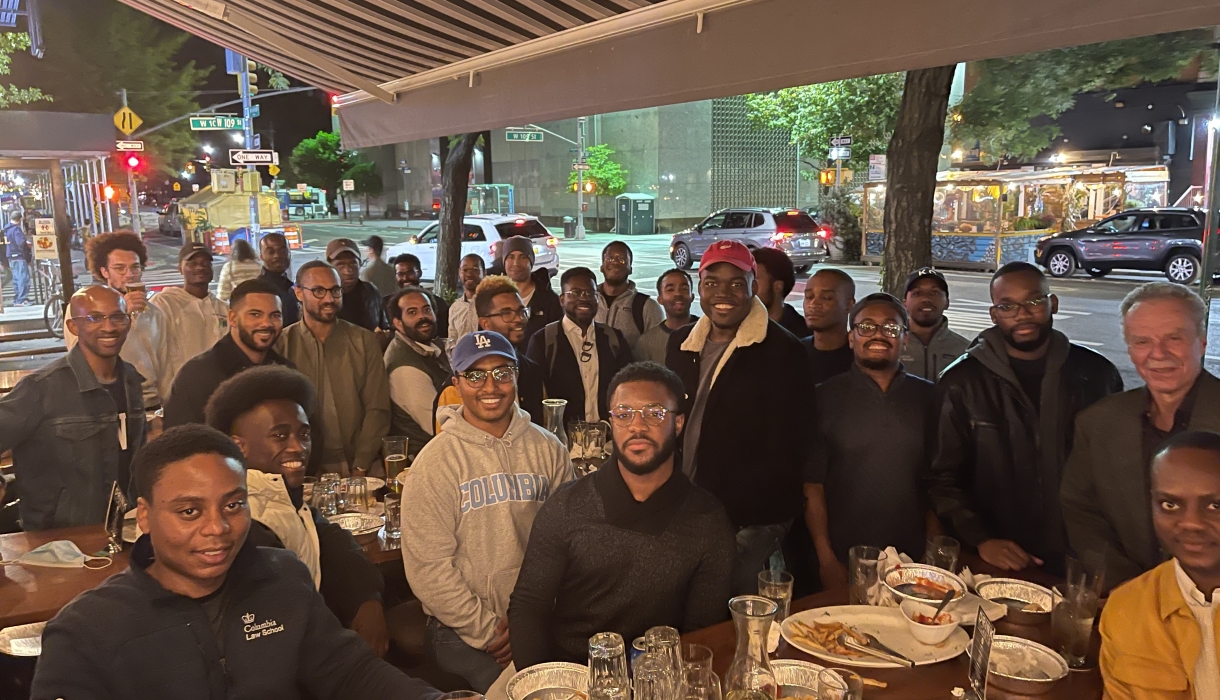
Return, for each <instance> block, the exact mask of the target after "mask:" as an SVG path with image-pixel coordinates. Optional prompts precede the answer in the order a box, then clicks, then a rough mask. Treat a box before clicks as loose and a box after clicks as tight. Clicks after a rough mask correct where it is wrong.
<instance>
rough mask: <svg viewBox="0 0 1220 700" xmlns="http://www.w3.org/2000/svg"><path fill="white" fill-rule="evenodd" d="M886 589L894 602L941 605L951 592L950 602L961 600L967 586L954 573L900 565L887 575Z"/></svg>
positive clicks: (926, 567)
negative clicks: (946, 595) (908, 601)
mask: <svg viewBox="0 0 1220 700" xmlns="http://www.w3.org/2000/svg"><path fill="white" fill-rule="evenodd" d="M885 587H886V589H888V590H889V592H890V595H891V596H893V598H894V602H895V603H896V604H898V605H902V603H903V602H904V601H907V600H913V601H915V602H917V603H928V602H932V603H940V601H941V599H942V598H944V597H945V594H946V593H948V592H949V591H953V597H952V598H951V599H950V600H954V601H956V600H960V599H961V598H962V596H964V595H966V584H965V582H963V581H962V580H961V579H960V578H958V577H957V576H954V575H953V573H951V572H949V571H945V570H944V569H938V568H936V567H935V566H928V565H926V564H899V565H898V566H895V567H894V568H892V569H890V571H889V573H887V574H886V575H885Z"/></svg>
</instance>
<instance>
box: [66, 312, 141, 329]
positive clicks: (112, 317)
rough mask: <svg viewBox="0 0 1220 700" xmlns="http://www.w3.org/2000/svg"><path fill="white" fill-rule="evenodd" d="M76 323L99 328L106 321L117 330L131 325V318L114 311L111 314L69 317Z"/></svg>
mask: <svg viewBox="0 0 1220 700" xmlns="http://www.w3.org/2000/svg"><path fill="white" fill-rule="evenodd" d="M70 318H72V319H73V320H74V321H76V322H77V323H87V324H89V325H90V326H100V325H102V324H103V323H105V322H106V321H110V322H111V323H113V324H114V325H116V326H118V327H119V328H123V327H126V326H130V325H131V316H130V315H129V314H125V313H123V312H122V311H116V312H115V313H112V314H109V315H107V314H85V315H84V316H71V317H70Z"/></svg>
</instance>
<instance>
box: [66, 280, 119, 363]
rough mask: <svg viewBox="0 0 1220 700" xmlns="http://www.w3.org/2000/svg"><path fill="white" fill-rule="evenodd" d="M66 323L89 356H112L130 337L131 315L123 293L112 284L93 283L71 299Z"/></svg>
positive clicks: (101, 357) (116, 353)
mask: <svg viewBox="0 0 1220 700" xmlns="http://www.w3.org/2000/svg"><path fill="white" fill-rule="evenodd" d="M66 325H67V327H68V330H70V331H72V332H73V333H74V334H75V335H76V337H77V340H78V342H79V345H80V347H81V352H83V353H85V355H86V356H89V355H92V356H94V357H95V358H100V359H113V358H114V357H116V356H117V355H118V354H119V351H120V350H122V349H123V343H124V342H125V341H126V340H127V331H128V330H130V329H131V317H130V316H128V315H127V302H125V301H124V300H123V297H122V295H120V294H119V293H118V292H116V291H115V290H113V289H111V288H110V287H103V286H101V285H90V286H88V287H83V288H81V289H79V290H77V291H76V293H75V294H73V295H72V298H71V299H69V300H68V317H67V319H66Z"/></svg>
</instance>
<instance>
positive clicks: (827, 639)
mask: <svg viewBox="0 0 1220 700" xmlns="http://www.w3.org/2000/svg"><path fill="white" fill-rule="evenodd" d="M792 631H793V635H792V636H793V637H794V638H795V639H796V640H797V641H799V642H801V643H803V644H808V645H809V646H813V647H817V648H819V649H822V650H823V651H826V652H828V653H831V654H837V655H839V656H849V657H854V658H861V657H863V656H864V654H863V653H861V652H858V651H856V650H855V649H850V648H848V647H845V646H843V645H842V644H840V643H839V635H840V634H842V633H844V632H846V633H847V635H848V636H849V637H851V638H852V639H853V640H855V641H856V642H857V643H859V644H867V643H868V640H866V639H865V638H864V637H862V636H861V635H860V633H859V632H857V631H855V630H854V629H852V628H851V627H848V626H847V625H845V624H843V623H842V622H825V623H823V622H815V623H813V624H812V625H807V624H805V623H803V622H799V621H797V620H793V621H792Z"/></svg>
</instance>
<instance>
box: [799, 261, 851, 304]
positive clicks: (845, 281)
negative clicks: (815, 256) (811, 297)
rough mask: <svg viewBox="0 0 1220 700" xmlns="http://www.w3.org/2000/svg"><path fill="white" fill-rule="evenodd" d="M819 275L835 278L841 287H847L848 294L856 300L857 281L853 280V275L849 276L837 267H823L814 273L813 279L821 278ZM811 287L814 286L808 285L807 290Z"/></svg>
mask: <svg viewBox="0 0 1220 700" xmlns="http://www.w3.org/2000/svg"><path fill="white" fill-rule="evenodd" d="M819 275H825V276H826V277H833V278H835V279H836V280H838V284H839V285H841V286H844V287H847V293H848V294H849V295H850V296H851V297H852V298H855V296H856V281H855V280H854V279H852V278H851V275H849V274H847V273H846V272H844V271H842V270H840V269H839V268H837V267H823V268H822V269H820V270H818V271H817V272H815V273H813V277H817V276H819ZM813 277H810V278H809V279H810V280H812V279H813ZM810 286H812V285H807V286H806V287H805V289H809V287H810Z"/></svg>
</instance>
